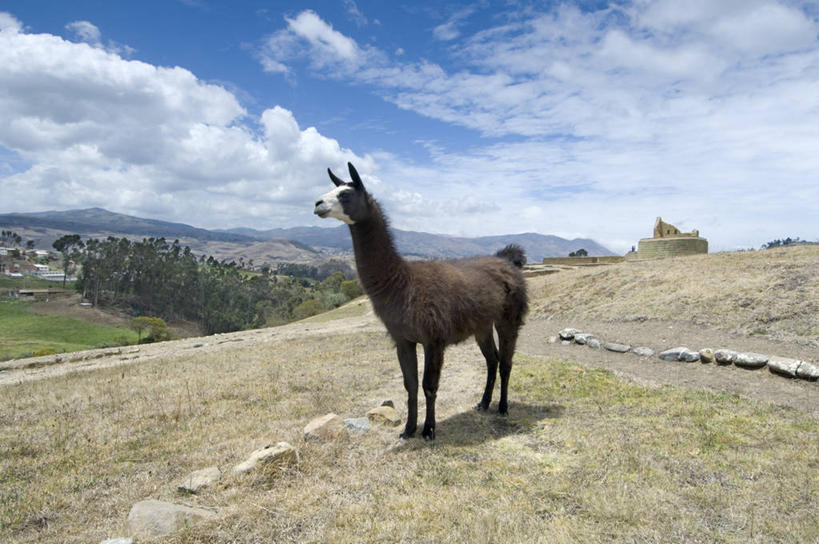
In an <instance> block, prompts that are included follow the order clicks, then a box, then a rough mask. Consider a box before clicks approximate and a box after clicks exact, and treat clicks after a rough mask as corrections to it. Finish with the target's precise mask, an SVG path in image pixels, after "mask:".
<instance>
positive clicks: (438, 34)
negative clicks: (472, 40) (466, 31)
mask: <svg viewBox="0 0 819 544" xmlns="http://www.w3.org/2000/svg"><path fill="white" fill-rule="evenodd" d="M456 25H457V23H456V22H455V21H448V22H446V23H443V24H440V25H438V26H436V27H435V28H433V29H432V34H433V36H435V38H437V39H439V40H441V41H449V40H454V39H455V38H457V37H458V36H460V35H461V31H460V30H458V27H457V26H456Z"/></svg>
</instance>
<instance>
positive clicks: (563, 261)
mask: <svg viewBox="0 0 819 544" xmlns="http://www.w3.org/2000/svg"><path fill="white" fill-rule="evenodd" d="M624 260H625V258H624V257H619V256H615V255H609V256H606V257H544V258H543V264H555V265H567V266H579V265H593V264H612V263H619V262H623V261H624Z"/></svg>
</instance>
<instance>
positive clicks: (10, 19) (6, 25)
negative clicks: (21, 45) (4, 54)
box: [0, 11, 23, 33]
mask: <svg viewBox="0 0 819 544" xmlns="http://www.w3.org/2000/svg"><path fill="white" fill-rule="evenodd" d="M21 30H23V25H22V24H21V23H20V21H18V20H17V19H16V18H15V17H14V16H13V15H12V14H10V13H7V12H5V11H0V31H2V32H9V33H17V32H20V31H21Z"/></svg>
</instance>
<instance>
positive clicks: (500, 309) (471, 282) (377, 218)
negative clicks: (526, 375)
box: [315, 164, 527, 440]
mask: <svg viewBox="0 0 819 544" xmlns="http://www.w3.org/2000/svg"><path fill="white" fill-rule="evenodd" d="M348 166H349V169H350V175H351V177H352V179H353V181H352V183H344V182H343V181H341V180H340V179H338V178H337V177H336V176H335V175H334V174H333V173H332V172H329V171H328V172H329V173H330V177H331V179H332V180H333V182H334V183H336V186H337V187H340V188H341V189H337V190H336V191H333V192H331V193H328V194H327V195H325V196H324V197H323V198H322V200H319V201H318V202H316V211H315V213H316V214H318V215H320V216H322V217H327V216H332V217H339V218H341V219H342V220H344V221H345V222H347V223H348V224H349V225H350V233H351V234H352V238H353V248H354V250H355V259H356V267H357V268H358V275H359V278H360V280H361V284H362V286H363V288H364V291H365V292H366V293H367V295H368V296H369V297H370V299H371V300H372V303H373V308H374V310H375V313H376V314H377V315H378V317H379V318H380V319H381V320H382V321H383V322H384V325H385V326H386V328H387V331H388V332H389V334H390V336H391V337H392V339H393V340H394V342H395V345H396V349H397V352H398V360H399V362H400V364H401V372H402V374H403V376H404V387H405V388H406V390H407V396H408V398H407V424H406V427H405V429H404V432H403V433H402V434H401V436H402V437H404V438H409V437H411V436H412V435H413V434H414V433H415V430H416V422H417V402H418V361H417V356H416V345H417V344H422V345H423V346H424V378H423V384H422V385H423V390H424V396H425V397H426V409H427V413H426V420H425V422H424V430H423V433H422V435H423V437H424V438H426V439H430V440H431V439H434V438H435V399H436V395H437V391H438V382H439V379H440V375H441V367H442V366H443V362H444V349H445V348H446V346H448V345H450V344H455V343H458V342H462V341H464V340H466V339H467V338H469V337H470V336H475V339H476V340H477V342H478V345H479V346H480V348H481V353H482V354H483V356H484V358H485V359H486V366H487V379H486V387H485V389H484V393H483V397H482V398H481V401H480V403H479V404H478V406H477V408H478V409H479V410H487V409H488V408H489V403H490V402H491V400H492V392H493V390H494V386H495V376H496V374H497V373H498V368H499V367H500V376H501V397H500V403H499V405H498V411H499V412H500V413H501V414H506V413H507V410H508V400H507V392H508V386H509V375H510V373H511V370H512V355H513V353H514V350H515V343H516V340H517V336H518V330H519V328H520V326H521V324H522V323H523V317H524V315H525V313H526V310H527V298H526V284H525V282H524V279H523V274H522V273H521V270H520V268H521V267H522V266H523V264H524V263H525V260H526V257H525V256H524V253H523V250H522V249H521V248H520V247H518V246H507V247H506V248H504V249H503V250H501V251H499V252H498V254H497V255H496V256H494V257H481V258H474V259H461V260H450V261H425V262H407V261H406V260H404V259H403V258H402V257H401V256H400V255H399V254H398V252H397V251H396V250H395V245H394V243H393V241H392V236H391V235H390V232H389V228H388V224H387V220H386V218H385V216H384V214H383V212H382V211H381V208H380V207H379V205H378V203H377V202H376V201H375V200H374V199H373V198H372V197H371V196H370V195H369V194H368V193H367V192H366V190H365V189H364V185H363V183H361V179H360V178H359V176H358V173H357V172H356V171H355V168H353V165H352V164H349V165H348ZM344 187H346V188H348V189H345V188H344ZM333 199H337V200H338V201H337V202H336V201H335V200H333ZM333 205H335V206H337V207H336V208H335V209H334V210H335V211H331V210H333V208H332V206H333ZM341 210H343V212H342V211H341ZM493 327H494V328H495V329H497V332H498V339H499V343H500V349H499V350H498V349H497V348H496V346H495V341H494V336H493Z"/></svg>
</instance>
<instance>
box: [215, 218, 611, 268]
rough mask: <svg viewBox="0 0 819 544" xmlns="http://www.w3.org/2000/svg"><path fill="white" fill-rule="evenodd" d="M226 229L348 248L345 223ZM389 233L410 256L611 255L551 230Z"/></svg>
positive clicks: (536, 258)
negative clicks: (512, 248) (508, 251)
mask: <svg viewBox="0 0 819 544" xmlns="http://www.w3.org/2000/svg"><path fill="white" fill-rule="evenodd" d="M226 232H230V233H233V234H241V235H243V236H249V237H253V238H255V239H257V240H267V239H271V238H285V239H288V240H294V241H297V242H301V243H303V244H306V245H308V246H311V247H324V248H336V249H342V250H349V251H352V240H351V239H350V232H349V229H348V228H347V227H346V226H345V225H339V226H337V227H333V228H321V227H294V228H288V229H270V230H264V231H260V230H254V229H248V228H238V229H231V230H229V231H226ZM393 235H394V236H395V244H396V246H397V247H398V251H399V252H400V253H402V254H404V255H408V256H414V257H431V258H458V257H470V256H474V255H488V254H491V253H494V252H496V251H497V250H499V249H500V248H502V247H504V246H506V245H507V244H519V245H520V246H522V247H523V248H524V249H526V254H527V256H528V259H529V261H530V262H534V261H541V260H542V259H543V258H544V257H566V256H568V255H569V253H571V252H572V251H577V250H578V249H585V250H586V251H587V252H588V253H589V255H598V256H603V255H614V253H612V252H611V251H610V250H609V249H608V248H606V247H604V246H602V245H600V244H598V243H597V242H595V241H594V240H591V239H589V238H575V239H573V240H567V239H566V238H561V237H559V236H554V235H551V234H537V233H534V232H528V233H524V234H504V235H499V236H482V237H478V238H465V237H457V236H447V235H443V234H430V233H426V232H415V231H407V230H399V229H393Z"/></svg>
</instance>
